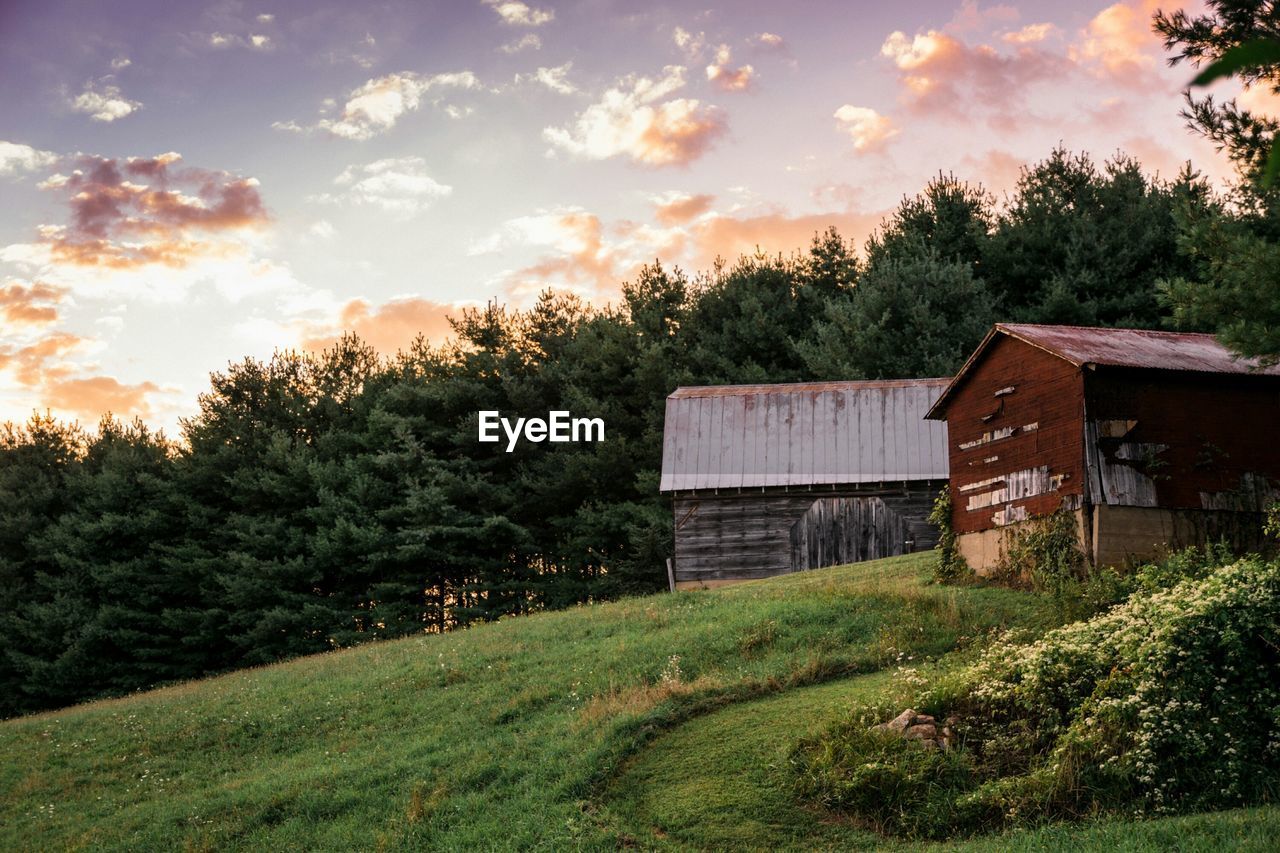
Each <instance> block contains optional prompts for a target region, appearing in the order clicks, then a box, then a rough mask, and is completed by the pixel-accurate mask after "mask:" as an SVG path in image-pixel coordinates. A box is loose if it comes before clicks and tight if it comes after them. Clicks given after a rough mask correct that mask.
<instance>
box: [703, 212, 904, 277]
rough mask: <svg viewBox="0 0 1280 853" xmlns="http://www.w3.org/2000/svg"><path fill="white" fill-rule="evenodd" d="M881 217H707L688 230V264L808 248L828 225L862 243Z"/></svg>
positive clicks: (780, 214) (774, 214)
mask: <svg viewBox="0 0 1280 853" xmlns="http://www.w3.org/2000/svg"><path fill="white" fill-rule="evenodd" d="M882 218H883V214H881V213H862V212H858V211H841V212H830V213H812V214H799V215H792V214H790V213H788V212H786V211H784V210H773V211H768V212H764V213H758V214H748V215H742V216H729V215H719V216H708V217H704V218H702V219H700V220H699V221H698V223H697V224H696V225H695V226H694V227H693V228H692V229H691V233H690V247H689V248H690V252H689V255H688V258H689V260H688V263H689V264H690V265H691V266H692V267H693V268H694V269H710V268H711V266H712V264H714V262H715V260H716V258H729V259H734V258H737V257H739V256H741V255H754V254H755V253H756V252H757V251H760V252H764V253H765V254H777V253H783V254H790V253H791V252H794V251H797V250H804V249H807V248H808V246H809V243H810V242H811V241H812V240H813V236H814V235H815V234H819V233H821V232H823V231H825V230H827V229H828V228H836V229H837V230H838V231H839V232H840V234H841V235H842V236H843V237H844V238H845V239H847V240H851V241H854V242H855V243H857V244H861V243H862V242H863V241H864V240H865V239H866V238H867V236H868V235H870V234H871V232H872V231H873V230H875V228H876V226H877V225H878V224H879V223H880V220H881V219H882Z"/></svg>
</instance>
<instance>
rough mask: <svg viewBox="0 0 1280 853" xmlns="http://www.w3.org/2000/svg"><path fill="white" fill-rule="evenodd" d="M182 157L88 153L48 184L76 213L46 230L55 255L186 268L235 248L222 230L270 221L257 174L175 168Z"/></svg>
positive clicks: (114, 264) (79, 262) (81, 262)
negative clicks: (245, 175)
mask: <svg viewBox="0 0 1280 853" xmlns="http://www.w3.org/2000/svg"><path fill="white" fill-rule="evenodd" d="M181 159H182V158H181V157H180V156H179V155H178V154H174V153H169V154H161V155H160V156H158V157H146V158H140V157H130V158H128V159H124V160H117V159H111V158H106V157H89V156H86V157H81V158H80V159H79V162H78V165H79V168H77V169H76V170H75V171H74V172H72V174H71V175H70V176H67V175H60V174H59V175H54V176H53V177H51V178H49V179H48V180H46V181H45V182H44V183H43V184H41V186H42V187H43V188H44V189H47V190H52V191H56V192H60V193H62V194H64V195H66V197H67V203H68V206H69V208H70V212H71V216H70V222H69V223H68V224H67V225H65V226H45V227H43V228H41V232H40V233H41V240H42V242H44V243H46V244H47V245H48V246H49V249H50V252H51V254H52V255H53V257H54V259H55V260H57V261H59V262H62V263H66V264H71V265H76V266H106V267H111V268H114V269H122V268H129V267H136V266H145V265H150V264H162V265H165V266H171V267H181V266H185V265H186V264H187V263H188V262H189V261H190V260H191V259H192V258H194V257H197V256H209V255H218V254H225V253H226V252H228V251H232V250H234V249H235V248H236V246H235V244H234V243H230V244H228V243H227V242H226V241H219V240H217V239H216V238H217V237H218V236H219V235H221V234H223V233H225V232H233V231H240V230H248V229H256V228H260V227H262V226H264V225H265V224H266V223H267V222H268V219H269V217H268V215H267V211H266V208H265V206H264V205H263V203H262V197H261V196H260V195H259V193H258V182H257V181H256V180H255V179H253V178H238V177H235V176H233V175H230V174H229V173H227V172H215V171H210V170H206V169H195V168H175V164H177V163H178V162H179V161H180V160H181ZM196 235H202V236H196ZM210 237H212V238H214V239H208V238H210Z"/></svg>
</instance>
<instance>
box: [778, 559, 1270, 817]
mask: <svg viewBox="0 0 1280 853" xmlns="http://www.w3.org/2000/svg"><path fill="white" fill-rule="evenodd" d="M1210 553H1212V552H1210ZM1180 574H1181V575H1186V577H1185V578H1183V579H1179V580H1177V581H1176V582H1175V583H1173V585H1172V586H1167V583H1168V582H1169V581H1170V580H1172V578H1173V576H1175V575H1180ZM1139 577H1140V578H1141V580H1140V581H1139V582H1138V583H1137V587H1138V588H1137V590H1136V591H1135V592H1134V593H1133V594H1132V595H1131V596H1130V597H1129V598H1128V600H1127V601H1125V602H1124V603H1123V604H1120V605H1118V606H1116V607H1114V608H1112V609H1111V610H1110V611H1108V612H1106V613H1104V614H1102V615H1100V616H1097V617H1095V618H1093V619H1090V620H1088V621H1084V622H1077V623H1073V624H1070V625H1067V626H1064V627H1062V628H1059V629H1057V630H1054V631H1052V632H1050V633H1048V634H1047V635H1045V636H1044V637H1043V638H1042V639H1040V640H1038V641H1036V642H1032V643H1019V642H1015V641H1011V640H1004V641H1001V642H998V643H996V644H994V645H992V646H991V647H990V648H988V649H987V651H986V652H985V653H984V654H983V655H982V656H981V657H980V658H979V659H978V660H977V661H976V662H975V663H973V664H971V665H969V666H967V667H965V668H963V669H961V670H958V671H954V672H953V673H951V674H950V675H945V674H944V675H943V676H941V677H939V678H936V679H935V681H934V683H933V685H932V686H931V687H930V688H929V690H928V691H927V692H925V693H924V694H923V695H920V696H918V697H917V702H916V703H915V704H914V705H913V707H916V708H923V709H925V710H926V711H927V712H929V713H931V714H933V715H934V716H937V717H941V716H949V715H956V716H958V717H959V719H960V723H959V725H958V727H957V729H958V732H959V738H960V744H959V746H958V747H957V750H956V753H957V754H955V755H948V756H947V758H946V761H945V763H944V764H942V765H939V764H937V763H936V762H933V761H932V760H925V759H920V758H918V757H917V756H914V755H912V754H911V747H913V746H914V745H913V744H906V743H901V744H896V745H894V747H895V749H894V750H890V748H889V747H883V746H881V745H879V744H878V743H877V742H876V741H875V740H874V739H869V738H868V737H866V736H865V735H864V734H863V733H865V732H866V726H864V725H862V723H863V722H864V720H865V719H866V718H867V715H866V714H861V715H855V717H854V718H852V719H851V720H849V721H846V722H844V723H842V724H841V725H838V726H836V727H835V728H833V729H831V730H829V731H827V732H825V733H824V734H822V735H819V736H817V737H816V738H814V739H811V740H809V741H806V742H804V743H802V744H801V745H800V747H799V748H798V749H797V751H796V753H795V754H794V756H793V760H794V765H795V767H796V769H797V771H798V779H799V782H798V783H797V785H798V790H799V791H800V793H801V794H802V795H803V796H806V797H808V798H810V799H814V800H817V801H818V802H822V803H824V804H830V805H831V806H832V807H834V808H838V809H841V810H844V811H848V812H849V813H851V814H852V815H854V816H855V817H858V818H861V819H863V820H864V821H866V822H868V823H869V824H872V825H876V826H879V827H881V828H882V829H884V830H885V831H889V832H895V833H900V834H905V835H911V836H919V837H941V836H946V835H953V834H962V833H967V832H975V831H984V830H993V829H998V828H1002V827H1004V826H1009V825H1019V824H1031V823H1037V822H1041V821H1045V820H1050V819H1062V818H1074V817H1080V816H1084V815H1092V814H1096V813H1099V812H1108V811H1122V812H1138V813H1150V814H1161V813H1168V812H1179V811H1191V810H1203V809H1211V808H1223V807H1229V806H1236V805H1241V804H1246V803H1250V802H1257V801H1262V800H1266V799H1269V798H1270V797H1271V796H1272V795H1273V794H1274V793H1275V792H1276V790H1277V787H1278V786H1280V733H1278V731H1277V727H1278V724H1280V691H1278V690H1277V688H1276V686H1275V685H1277V684H1278V683H1280V563H1277V562H1271V563H1267V562H1262V561H1261V560H1258V559H1256V558H1255V559H1246V560H1241V561H1238V562H1235V563H1232V564H1230V565H1226V566H1223V567H1220V568H1216V569H1213V570H1211V571H1210V570H1206V569H1205V568H1204V567H1203V566H1201V565H1200V564H1199V562H1198V560H1197V559H1195V558H1193V556H1191V555H1189V554H1187V553H1185V552H1184V554H1183V555H1181V556H1177V557H1175V558H1172V559H1171V560H1167V561H1165V562H1164V564H1162V566H1161V567H1160V568H1153V569H1149V570H1148V571H1147V572H1146V573H1145V575H1144V574H1143V573H1142V572H1140V573H1139ZM877 710H879V709H877ZM871 716H875V715H874V714H873V715H871ZM883 719H888V717H887V716H883V715H882V716H880V718H879V719H876V720H873V722H879V721H881V720H883ZM831 741H842V742H843V743H842V744H841V745H839V746H835V745H832V744H831V743H829V742H831ZM883 763H889V764H894V765H895V766H896V767H897V769H896V770H893V771H891V770H888V769H878V770H877V771H876V772H877V774H878V775H879V776H880V777H881V778H885V779H907V780H910V781H911V783H912V784H913V785H915V786H917V787H918V788H919V789H921V790H928V791H930V793H929V795H928V796H926V797H924V799H923V800H920V799H910V798H906V797H903V796H901V795H897V794H895V795H894V796H895V798H896V801H897V802H898V803H899V804H900V807H901V808H900V810H901V811H902V813H901V814H900V815H898V816H897V817H888V818H886V816H885V815H884V813H883V808H882V807H880V806H874V805H868V798H867V797H866V796H863V795H862V794H861V793H860V792H859V786H858V784H857V780H859V779H861V778H863V776H860V774H863V775H865V774H864V773H863V771H862V770H861V769H860V768H862V767H863V766H864V765H868V764H875V765H879V764H883ZM961 769H966V772H961ZM868 772H869V771H868ZM895 784H896V783H895ZM895 790H896V788H895ZM850 792H852V793H850Z"/></svg>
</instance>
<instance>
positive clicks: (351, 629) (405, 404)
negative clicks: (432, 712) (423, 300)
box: [0, 150, 1275, 715]
mask: <svg viewBox="0 0 1280 853" xmlns="http://www.w3.org/2000/svg"><path fill="white" fill-rule="evenodd" d="M1259 210H1260V209H1259V208H1258V207H1257V206H1253V207H1251V206H1248V205H1242V204H1239V203H1236V202H1235V201H1233V199H1232V198H1230V197H1223V196H1219V195H1217V194H1215V193H1214V192H1213V191H1212V190H1211V189H1210V188H1209V186H1208V185H1207V184H1206V182H1205V181H1204V180H1203V179H1202V178H1201V177H1200V176H1198V175H1197V174H1196V173H1194V172H1193V171H1191V170H1190V168H1189V167H1188V169H1187V170H1185V171H1184V172H1183V173H1181V174H1179V175H1177V176H1175V177H1173V178H1170V179H1161V178H1156V177H1153V176H1150V175H1147V174H1146V173H1144V171H1143V169H1142V168H1141V166H1140V165H1139V164H1138V163H1137V162H1136V161H1134V160H1132V159H1129V158H1126V157H1124V156H1117V157H1116V158H1114V159H1112V160H1110V161H1108V162H1106V163H1103V164H1100V165H1099V164H1096V163H1094V162H1093V161H1091V160H1090V158H1089V157H1087V156H1084V155H1073V154H1070V153H1068V152H1067V151H1065V150H1057V151H1054V152H1053V153H1052V154H1051V155H1050V156H1049V157H1047V158H1046V159H1045V160H1043V161H1042V162H1040V163H1037V164H1035V165H1034V166H1030V167H1028V168H1026V169H1025V170H1024V171H1023V174H1022V176H1021V179H1020V181H1019V183H1018V185H1017V187H1016V189H1015V190H1014V191H1012V192H1011V193H1010V194H1009V195H1008V196H1007V197H1006V198H1004V199H1001V200H997V199H995V198H994V197H993V196H992V195H991V194H989V193H988V192H986V191H984V190H983V189H982V188H981V187H978V186H974V185H971V184H968V183H965V182H963V181H961V180H959V179H957V178H955V177H952V176H939V177H938V178H936V179H935V180H933V181H931V182H930V183H929V184H928V185H927V186H926V187H925V188H924V190H923V191H922V192H921V193H920V194H919V195H918V196H915V197H911V198H906V199H904V200H903V201H902V203H901V205H900V206H899V207H898V208H897V209H896V211H895V212H893V213H892V215H890V216H889V217H888V218H887V219H886V220H885V221H884V222H883V223H882V226H881V227H880V229H879V230H878V231H877V232H876V233H875V234H874V235H873V236H872V237H871V238H870V239H869V240H868V241H867V243H866V244H865V246H863V247H861V251H857V250H856V248H855V247H854V246H853V245H851V244H850V243H849V242H848V241H847V240H846V239H844V238H843V237H842V236H841V235H840V234H838V233H836V232H835V231H834V230H831V231H827V232H825V233H822V234H817V235H815V237H814V239H813V242H812V244H811V245H810V246H809V247H808V248H807V250H804V251H800V252H797V253H795V254H793V255H791V256H789V257H782V256H773V257H767V256H763V255H756V256H751V257H743V258H740V259H738V260H737V261H736V262H733V263H717V264H716V266H715V267H714V268H713V269H712V270H709V271H706V272H703V273H700V274H697V275H693V276H689V275H687V274H686V273H684V272H683V271H681V270H680V269H677V268H669V267H666V266H663V265H662V264H661V263H657V262H655V263H654V264H651V265H649V266H646V267H644V268H643V269H642V270H641V271H640V272H639V273H638V274H637V275H636V276H635V278H634V279H633V280H632V281H629V282H627V283H625V284H623V285H622V288H621V293H622V295H621V298H620V300H619V301H618V303H617V304H613V305H607V306H603V307H593V306H589V305H587V304H584V303H583V302H582V301H580V300H578V299H576V298H574V297H572V296H567V295H563V294H553V293H545V294H543V295H542V297H541V298H540V299H539V300H538V301H537V303H536V304H535V305H533V307H531V308H528V309H526V310H512V309H509V308H507V307H504V306H502V305H498V304H490V305H488V306H487V307H485V308H483V309H474V310H467V311H464V312H462V313H461V315H460V316H459V317H457V318H456V319H455V320H454V321H453V329H454V335H453V337H452V338H451V339H450V340H448V341H446V342H444V343H442V344H440V345H435V346H433V345H431V344H429V343H428V342H426V341H424V340H421V339H419V340H417V341H415V342H414V343H413V344H412V345H410V346H408V347H407V348H406V349H404V350H403V351H401V352H399V353H398V354H396V355H395V356H392V357H382V356H380V355H379V354H377V353H376V352H374V351H373V350H372V349H371V348H370V347H369V346H367V345H366V344H365V343H363V342H362V341H360V340H359V339H357V338H355V337H352V336H348V337H344V338H343V339H341V340H340V341H339V342H337V343H336V344H335V345H334V346H333V347H331V348H330V349H328V350H326V351H324V352H322V353H318V354H313V353H305V352H277V353H276V354H275V355H274V356H273V357H272V358H270V359H268V360H265V361H259V360H255V359H245V360H243V361H241V362H238V363H234V364H231V365H229V366H228V368H227V369H226V370H225V371H222V372H218V373H215V374H213V375H212V376H211V377H210V386H209V388H208V390H207V391H205V392H204V393H203V394H201V395H200V398H199V408H198V411H197V412H196V413H195V414H194V415H193V416H192V417H190V418H189V419H187V420H185V421H184V422H183V425H182V429H181V435H180V436H179V438H178V439H177V440H174V439H171V438H169V437H166V436H164V435H163V434H161V433H158V432H156V431H154V430H152V429H150V428H148V427H147V426H146V425H145V424H144V423H142V422H140V421H136V420H135V421H133V422H124V421H121V420H119V419H116V418H113V417H111V416H109V415H108V416H107V417H105V418H104V419H103V420H102V422H101V423H100V424H99V425H98V427H97V429H96V431H92V432H90V431H86V430H84V429H82V428H81V427H79V426H77V425H75V424H67V423H63V422H60V421H57V420H55V419H52V418H50V417H48V416H45V415H35V416H33V417H32V418H31V419H30V420H29V421H28V422H27V423H25V424H21V425H19V424H12V423H11V424H6V425H5V426H3V428H0V612H3V614H4V620H3V629H2V630H0V713H3V714H5V715H11V714H15V713H21V712H24V711H30V710H35V709H41V708H48V707H54V706H58V705H63V704H67V703H70V702H74V701H78V700H82V699H86V698H91V697H98V696H106V695H116V694H120V693H123V692H127V691H131V690H135V689H139V688H143V687H147V686H151V685H155V684H159V683H164V682H171V681H174V680H178V679H184V678H191V677H197V676H201V675H205V674H209V673H214V672H220V671H224V670H228V669H231V668H235V667H241V666H246V665H253V664H261V663H267V662H271V661H276V660H280V659H283V658H287V657H290V656H294V655H301V654H308V653H314V652H319V651H324V650H327V649H333V648H337V647H342V646H348V645H351V644H354V643H359V642H363V641H367V640H372V639H378V638H386V637H397V636H403V635H407V634H412V633H417V632H424V631H430V632H435V631H446V630H450V629H454V628H458V627H462V626H466V625H470V624H474V623H476V622H479V621H483V620H494V619H498V618H501V617H504V616H507V615H511V614H519V613H527V612H530V611H535V610H540V609H545V608H561V607H568V606H572V605H575V604H579V603H583V602H589V601H593V600H599V599H604V598H610V597H616V596H621V595H627V594H634V593H644V592H650V591H654V590H657V589H660V588H662V587H663V586H664V585H665V567H664V561H665V558H666V557H667V556H669V554H670V549H671V543H672V518H671V514H670V510H669V506H668V504H667V502H666V501H665V500H664V499H663V498H662V497H661V496H660V495H659V494H658V491H657V489H658V475H659V468H660V462H661V441H662V429H663V413H664V400H665V398H666V396H667V394H669V393H670V392H671V391H673V390H674V389H675V388H676V387H678V386H680V385H691V384H718V383H744V382H788V381H802V380H828V379H861V378H865V379H875V378H896V377H911V376H940V375H949V374H950V373H951V372H952V371H954V370H955V369H956V368H957V367H958V366H959V365H960V364H961V363H962V362H963V360H964V358H965V357H966V356H967V354H968V353H969V352H970V351H971V350H972V348H973V347H974V346H975V345H976V344H977V343H978V341H979V340H980V339H981V337H982V336H983V334H984V333H985V332H986V330H987V329H988V328H989V327H990V325H991V323H992V322H994V321H997V320H1000V321H1013V322H1040V323H1073V324H1090V325H1119V326H1133V327H1142V328H1157V327H1162V326H1168V325H1170V324H1171V323H1173V322H1174V321H1175V317H1176V318H1178V319H1179V320H1180V321H1181V322H1182V323H1183V324H1184V325H1189V326H1191V327H1196V328H1211V329H1212V328H1218V326H1219V325H1225V323H1224V324H1219V323H1217V321H1216V320H1215V317H1214V315H1213V314H1212V312H1211V311H1208V310H1207V309H1204V306H1203V305H1202V304H1199V303H1197V304H1196V305H1191V303H1190V302H1186V301H1184V302H1183V303H1179V302H1177V297H1178V294H1179V292H1180V290H1179V289H1180V288H1181V292H1184V293H1185V292H1186V291H1187V290H1188V288H1190V287H1191V286H1190V285H1188V284H1187V282H1192V281H1196V280H1198V279H1202V278H1204V276H1205V272H1206V269H1207V268H1208V266H1207V265H1209V264H1211V263H1212V262H1213V261H1212V259H1210V258H1207V257H1206V254H1205V253H1204V252H1203V251H1201V250H1200V248H1199V247H1198V244H1197V240H1198V238H1197V237H1196V235H1197V234H1199V233H1200V230H1198V229H1204V228H1218V229H1221V230H1222V233H1232V234H1235V233H1242V234H1248V235H1250V237H1249V239H1256V240H1260V241H1262V242H1263V243H1264V244H1266V245H1274V242H1267V241H1274V239H1275V238H1274V236H1271V235H1270V234H1269V232H1267V231H1266V228H1265V227H1260V226H1259V225H1258V223H1260V222H1261V223H1264V225H1265V223H1266V222H1269V221H1270V220H1269V219H1268V218H1267V217H1268V216H1269V214H1266V213H1265V211H1264V212H1261V213H1260V212H1259ZM1188 306H1190V307H1188ZM1193 309H1194V310H1193ZM481 410H498V411H501V412H503V413H504V415H509V416H512V417H516V416H519V417H527V416H545V415H546V413H547V412H548V411H551V410H568V411H570V412H572V413H574V414H575V415H581V416H587V417H599V418H602V419H603V420H604V423H605V425H606V432H605V440H604V441H603V442H599V443H590V444H554V445H553V444H546V443H544V444H530V443H528V442H522V443H520V444H519V445H517V446H516V448H515V450H514V451H513V452H510V453H507V452H504V450H505V448H504V447H502V446H499V445H494V444H481V443H479V442H478V441H477V413H478V412H479V411H481Z"/></svg>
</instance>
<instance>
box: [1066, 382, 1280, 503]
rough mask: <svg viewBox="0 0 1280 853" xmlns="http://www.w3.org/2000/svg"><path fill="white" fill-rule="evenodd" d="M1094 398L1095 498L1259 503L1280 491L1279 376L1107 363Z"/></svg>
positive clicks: (1089, 400)
mask: <svg viewBox="0 0 1280 853" xmlns="http://www.w3.org/2000/svg"><path fill="white" fill-rule="evenodd" d="M1085 401H1086V406H1085V410H1086V412H1087V416H1088V420H1089V423H1088V429H1087V437H1086V450H1087V451H1088V454H1089V463H1090V468H1091V471H1092V472H1096V473H1095V474H1094V475H1093V476H1091V478H1090V482H1091V486H1092V489H1091V492H1092V494H1091V499H1092V502H1093V503H1094V504H1106V505H1109V506H1134V507H1156V506H1158V507H1163V508H1166V509H1201V510H1234V511H1246V512H1260V511H1262V510H1263V509H1264V508H1265V506H1266V505H1267V504H1268V503H1269V502H1270V501H1271V500H1274V499H1275V498H1276V497H1277V496H1280V491H1277V488H1278V487H1280V441H1277V435H1280V428H1278V426H1277V425H1280V377H1274V376H1259V375H1254V376H1241V375H1224V374H1193V373H1181V372H1172V371H1152V370H1132V369H1124V368H1099V369H1097V370H1091V371H1088V372H1087V373H1086V375H1085Z"/></svg>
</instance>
